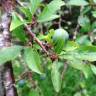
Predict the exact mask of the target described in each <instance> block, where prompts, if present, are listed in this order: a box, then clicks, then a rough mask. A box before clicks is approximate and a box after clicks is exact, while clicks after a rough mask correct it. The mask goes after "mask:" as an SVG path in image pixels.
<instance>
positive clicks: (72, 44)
mask: <svg viewBox="0 0 96 96" xmlns="http://www.w3.org/2000/svg"><path fill="white" fill-rule="evenodd" d="M78 47H79V45H78V44H77V43H76V42H74V41H68V42H67V44H66V46H65V47H64V50H65V51H73V50H75V49H77V48H78Z"/></svg>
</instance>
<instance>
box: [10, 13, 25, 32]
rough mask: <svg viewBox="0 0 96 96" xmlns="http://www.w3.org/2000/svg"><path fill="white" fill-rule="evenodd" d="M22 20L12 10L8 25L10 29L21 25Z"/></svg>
mask: <svg viewBox="0 0 96 96" xmlns="http://www.w3.org/2000/svg"><path fill="white" fill-rule="evenodd" d="M23 24H24V22H22V21H21V20H20V19H19V17H18V16H17V15H16V14H15V13H14V12H13V14H12V22H11V26H10V31H13V30H14V29H16V28H17V27H19V26H21V25H23Z"/></svg>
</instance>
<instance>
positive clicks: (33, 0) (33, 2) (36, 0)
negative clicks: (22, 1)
mask: <svg viewBox="0 0 96 96" xmlns="http://www.w3.org/2000/svg"><path fill="white" fill-rule="evenodd" d="M30 2H31V7H30V10H31V13H32V16H33V15H34V13H35V12H36V10H37V8H38V6H39V4H40V2H41V0H30Z"/></svg>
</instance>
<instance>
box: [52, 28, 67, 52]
mask: <svg viewBox="0 0 96 96" xmlns="http://www.w3.org/2000/svg"><path fill="white" fill-rule="evenodd" d="M68 38H69V34H68V32H67V31H66V30H64V29H62V28H60V29H57V30H55V31H54V35H53V38H52V39H53V44H54V47H55V51H56V52H57V53H60V52H61V51H62V49H63V48H64V46H65V45H66V41H67V40H68Z"/></svg>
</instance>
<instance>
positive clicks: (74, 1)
mask: <svg viewBox="0 0 96 96" xmlns="http://www.w3.org/2000/svg"><path fill="white" fill-rule="evenodd" d="M67 4H68V5H73V6H86V5H88V4H89V3H88V2H87V1H86V0H69V1H68V3H67Z"/></svg>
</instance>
